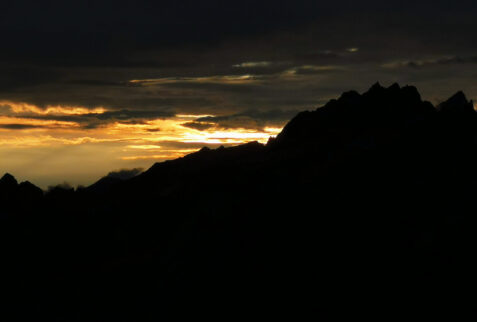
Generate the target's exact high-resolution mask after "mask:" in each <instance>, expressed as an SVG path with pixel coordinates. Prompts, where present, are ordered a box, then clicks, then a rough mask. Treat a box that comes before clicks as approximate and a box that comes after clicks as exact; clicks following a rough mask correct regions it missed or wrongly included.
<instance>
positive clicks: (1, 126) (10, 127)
mask: <svg viewBox="0 0 477 322" xmlns="http://www.w3.org/2000/svg"><path fill="white" fill-rule="evenodd" d="M39 128H45V127H44V126H42V125H31V124H15V123H11V124H0V129H5V130H28V129H39Z"/></svg>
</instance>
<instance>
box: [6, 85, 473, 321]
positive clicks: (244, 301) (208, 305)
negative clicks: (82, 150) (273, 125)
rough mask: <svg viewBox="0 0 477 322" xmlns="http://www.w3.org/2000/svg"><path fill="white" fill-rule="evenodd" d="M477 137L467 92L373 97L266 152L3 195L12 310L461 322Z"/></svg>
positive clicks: (93, 315) (356, 98) (287, 132)
mask: <svg viewBox="0 0 477 322" xmlns="http://www.w3.org/2000/svg"><path fill="white" fill-rule="evenodd" d="M476 138H477V117H476V112H475V111H474V109H473V103H472V102H468V101H467V99H466V98H465V96H464V95H463V94H462V93H457V94H456V95H455V96H453V97H452V98H450V99H449V100H448V101H446V102H444V103H442V104H441V105H440V106H438V107H437V108H434V107H433V106H432V104H430V103H428V102H424V101H422V100H421V97H420V95H419V93H418V92H417V90H416V89H415V88H414V87H409V86H406V87H402V88H401V87H399V86H398V85H397V84H395V85H392V86H391V87H389V88H383V87H381V86H380V85H379V84H376V85H374V86H373V87H372V88H371V89H370V90H369V91H368V92H366V93H364V94H362V95H360V94H358V93H356V92H347V93H344V94H343V95H342V96H341V97H340V98H339V99H337V100H332V101H330V102H329V103H328V104H326V105H325V106H323V107H321V108H318V109H317V110H315V111H312V112H303V113H300V114H298V115H297V116H296V117H295V118H294V119H292V120H291V121H290V122H289V123H288V124H287V125H286V126H285V128H284V129H283V131H282V133H280V135H278V136H277V138H276V139H271V140H270V141H269V143H268V144H267V145H262V144H259V143H249V144H244V145H241V146H237V147H231V148H223V147H222V148H219V149H216V150H210V149H207V148H204V149H202V150H200V151H199V152H196V153H193V154H190V155H188V156H185V157H183V158H179V159H176V160H172V161H167V162H163V163H158V164H155V165H154V166H153V167H151V168H150V169H149V170H147V171H146V172H144V173H142V174H140V175H138V176H136V177H134V178H132V179H128V180H110V179H109V178H108V179H102V180H100V181H99V182H97V183H95V184H94V185H92V186H90V187H88V188H85V189H80V190H78V191H76V192H73V191H63V192H61V191H55V192H50V193H47V194H46V196H45V197H41V199H40V201H38V202H37V203H29V204H27V205H28V206H27V207H26V208H25V207H17V206H16V204H15V203H12V200H13V199H11V198H10V197H8V196H10V195H8V194H7V193H4V192H2V193H3V196H4V197H3V199H2V200H3V203H4V204H8V205H9V208H8V209H13V210H10V211H9V212H8V215H7V216H4V217H2V225H1V229H2V230H1V231H0V233H1V234H0V236H1V238H2V240H1V245H3V246H2V247H3V251H4V254H5V255H4V258H5V262H6V263H7V264H6V265H5V269H6V270H7V273H6V274H5V275H4V276H8V282H6V283H5V284H6V286H5V288H4V289H5V290H8V292H10V293H8V294H9V299H10V302H12V303H13V304H12V305H10V306H9V307H10V309H11V311H12V312H17V314H18V312H21V313H22V314H23V315H16V317H17V318H18V319H20V318H19V316H20V317H21V318H23V319H25V318H29V319H30V320H31V319H32V316H34V317H35V318H37V317H38V316H41V317H48V318H49V319H50V320H51V319H55V318H56V319H57V320H66V321H69V320H80V321H82V320H85V321H96V320H98V321H103V320H110V319H115V320H125V321H131V320H157V319H159V318H161V317H164V315H165V314H166V312H169V313H170V312H173V313H174V314H176V315H177V314H186V313H188V312H189V313H190V312H193V313H194V314H200V313H207V314H214V313H215V314H219V313H220V314H221V317H222V318H224V317H225V318H226V319H229V318H231V317H236V316H237V315H238V314H240V313H242V314H251V313H252V312H254V313H255V312H256V311H257V310H258V311H260V312H262V313H264V314H266V316H267V317H269V318H270V317H277V316H280V317H284V316H285V315H286V314H287V313H289V314H292V316H293V317H294V318H295V319H296V318H297V315H299V314H300V312H303V314H305V313H306V314H310V313H312V314H314V315H315V316H317V317H318V316H321V317H324V316H325V315H326V314H327V313H333V315H334V316H337V315H350V314H351V315H352V316H356V315H360V314H361V313H363V314H366V316H369V315H379V316H380V317H382V316H385V317H395V316H396V315H397V314H399V313H401V314H403V315H406V314H410V312H412V311H414V310H416V309H418V310H419V311H421V312H427V314H429V313H435V314H437V315H443V314H444V313H446V311H447V313H449V312H451V313H452V314H455V312H456V311H455V310H451V309H449V310H447V306H446V305H442V303H441V302H444V303H446V304H450V303H451V300H456V299H459V300H461V302H460V304H461V309H462V308H463V307H464V306H465V305H466V304H467V302H466V297H465V296H462V297H461V296H459V295H460V294H466V293H465V290H466V289H472V288H473V287H474V286H475V285H476V284H477V283H476V282H477V281H476V278H475V273H474V272H475V270H476V269H477V262H476V260H475V258H474V256H473V255H472V254H473V253H474V252H475V249H477V234H476V233H475V230H476V228H477V220H476V217H475V214H476V211H477V206H476V203H475V196H476V195H477V173H476V170H475V164H477V163H476V162H477V140H476ZM4 181H5V182H6V183H3V182H4ZM16 185H17V183H16V181H15V182H13V180H12V178H10V177H8V176H7V177H6V179H5V180H3V179H2V180H1V181H0V189H4V190H1V191H7V190H8V191H10V190H11V189H15V188H12V187H14V186H16ZM4 186H5V187H7V186H8V187H9V188H8V189H7V188H3V187H4ZM5 196H7V197H5ZM5 281H7V279H5ZM15 304H16V305H15ZM25 307H28V308H29V309H31V310H29V311H28V312H27V311H26V310H25V309H24V308H25ZM15 310H16V311H15ZM30 312H32V313H31V315H29V314H30ZM13 316H15V315H13ZM454 317H455V316H454Z"/></svg>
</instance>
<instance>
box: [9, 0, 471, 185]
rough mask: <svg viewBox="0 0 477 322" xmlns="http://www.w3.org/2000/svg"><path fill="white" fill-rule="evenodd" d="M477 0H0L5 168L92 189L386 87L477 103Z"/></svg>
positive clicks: (260, 135)
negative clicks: (115, 176) (107, 178)
mask: <svg viewBox="0 0 477 322" xmlns="http://www.w3.org/2000/svg"><path fill="white" fill-rule="evenodd" d="M476 10H477V2H476V1H439V0H434V1H408V0H402V1H351V0H350V1H344V0H336V1H300V0H297V1H276V0H275V1H271V0H266V1H248V0H243V1H235V0H233V1H219V0H203V1H179V0H177V1H168V2H162V1H120V0H116V1H101V2H99V1H2V2H1V3H0V37H1V39H2V41H1V42H0V172H2V173H3V172H10V173H12V174H13V175H15V176H16V177H17V178H18V179H19V180H29V181H31V182H33V183H35V184H37V185H39V186H40V187H42V188H47V187H48V186H49V185H53V184H58V183H62V182H68V183H70V184H71V185H73V186H76V185H79V184H81V185H88V184H91V183H93V182H94V181H96V180H97V179H99V178H100V177H101V176H104V175H106V174H107V173H108V172H110V171H113V170H118V169H131V168H138V167H139V168H145V169H147V168H148V167H150V166H151V165H152V164H153V163H155V162H159V161H163V160H167V159H171V158H176V157H179V156H182V155H184V154H187V153H190V152H193V151H196V150H198V149H199V148H201V147H202V146H204V145H207V146H210V147H218V146H220V145H233V144H239V143H242V142H247V141H255V140H257V141H260V142H264V143H265V142H266V141H267V140H268V138H269V136H273V135H276V134H277V133H279V131H280V129H281V128H282V127H283V125H284V124H285V123H286V121H287V120H289V119H290V118H291V117H293V115H295V114H296V113H297V112H298V111H301V110H310V109H315V108H317V107H319V106H321V105H322V104H324V103H325V102H326V101H328V100H329V99H331V98H334V97H337V96H339V95H340V94H341V93H342V92H343V91H347V90H350V89H355V90H358V91H361V92H362V91H364V90H366V89H367V88H368V87H370V86H371V85H372V84H373V83H375V82H376V81H380V82H381V83H382V84H384V85H389V84H391V83H393V82H399V83H400V84H401V85H406V84H410V85H415V86H417V87H418V88H419V90H420V92H421V93H422V95H423V98H424V99H427V100H430V101H431V102H433V103H438V102H440V101H442V100H443V99H445V98H447V97H449V96H450V95H452V94H453V93H455V92H456V91H458V90H463V91H464V92H465V93H466V94H467V96H468V98H469V99H477V68H476V67H477V42H475V39H477V19H476V17H475V12H476Z"/></svg>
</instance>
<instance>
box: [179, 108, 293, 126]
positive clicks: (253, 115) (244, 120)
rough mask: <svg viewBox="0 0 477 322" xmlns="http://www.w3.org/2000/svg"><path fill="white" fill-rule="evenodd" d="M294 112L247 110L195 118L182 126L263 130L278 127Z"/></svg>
mask: <svg viewBox="0 0 477 322" xmlns="http://www.w3.org/2000/svg"><path fill="white" fill-rule="evenodd" d="M295 114H296V112H295V111H281V110H270V111H266V112H262V111H255V110H248V111H245V112H241V113H238V114H232V115H224V116H207V117H201V118H198V119H196V120H195V121H193V122H188V123H185V124H183V126H187V127H191V128H195V129H197V130H201V131H203V130H207V129H209V128H211V127H217V128H222V129H234V128H244V129H254V130H263V129H264V128H265V127H267V126H270V127H280V126H282V125H283V124H284V122H286V121H287V120H289V119H290V118H291V117H293V116H294V115H295Z"/></svg>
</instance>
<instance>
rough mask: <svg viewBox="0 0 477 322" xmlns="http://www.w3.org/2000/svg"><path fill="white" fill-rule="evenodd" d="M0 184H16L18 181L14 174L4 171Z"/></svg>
mask: <svg viewBox="0 0 477 322" xmlns="http://www.w3.org/2000/svg"><path fill="white" fill-rule="evenodd" d="M0 185H2V186H17V185H18V182H17V179H15V177H14V176H12V175H11V174H10V173H5V174H4V175H3V177H2V178H1V179H0Z"/></svg>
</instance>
